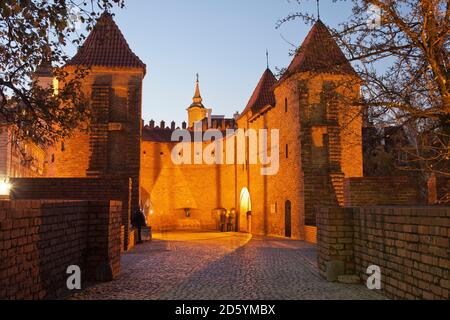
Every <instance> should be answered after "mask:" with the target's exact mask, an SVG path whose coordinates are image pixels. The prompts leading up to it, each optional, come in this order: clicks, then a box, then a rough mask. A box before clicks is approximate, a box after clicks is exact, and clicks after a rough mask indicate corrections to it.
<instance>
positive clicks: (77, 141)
mask: <svg viewBox="0 0 450 320" xmlns="http://www.w3.org/2000/svg"><path fill="white" fill-rule="evenodd" d="M77 67H87V68H89V74H88V76H87V77H86V78H85V79H84V80H83V91H84V92H85V94H86V96H88V97H90V103H91V107H92V113H93V118H92V120H91V121H90V123H89V124H86V125H87V126H89V128H90V130H89V133H88V134H86V133H84V132H83V131H82V130H80V131H78V132H75V133H74V135H73V136H72V137H70V138H68V139H66V140H65V141H63V142H62V143H61V146H58V147H57V148H56V150H54V153H53V155H52V160H51V163H50V168H51V169H50V170H49V172H50V174H51V175H53V176H55V177H100V178H109V177H113V178H124V179H128V178H130V180H131V182H132V195H131V198H132V199H131V212H132V211H133V210H135V209H136V208H138V206H139V171H140V141H141V114H142V81H143V78H144V76H145V74H146V65H145V64H144V63H143V62H142V61H141V60H140V59H139V58H138V57H137V56H136V55H135V54H134V53H133V52H132V51H131V49H130V47H129V46H128V44H127V42H126V40H125V38H124V36H123V35H122V33H121V31H120V30H119V28H118V26H117V25H116V23H115V22H114V20H113V18H112V16H111V15H110V14H109V13H106V12H105V13H104V14H103V15H102V16H101V17H100V18H99V20H98V21H97V24H96V25H95V27H94V29H93V30H92V32H91V33H90V34H89V36H88V37H87V39H86V41H85V42H84V44H83V46H82V47H81V48H80V49H79V51H78V53H77V54H76V55H75V56H74V57H73V58H72V59H71V60H70V61H69V62H68V64H67V67H66V68H67V70H68V71H69V72H74V70H75V69H76V68H77ZM126 205H128V204H126ZM129 213H130V211H129V212H128V215H129ZM123 224H124V226H125V239H127V237H128V231H129V217H128V216H124V217H123Z"/></svg>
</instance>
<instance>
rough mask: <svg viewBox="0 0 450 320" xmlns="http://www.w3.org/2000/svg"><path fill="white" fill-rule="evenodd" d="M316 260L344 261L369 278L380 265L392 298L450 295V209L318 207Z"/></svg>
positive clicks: (323, 270) (321, 263)
mask: <svg viewBox="0 0 450 320" xmlns="http://www.w3.org/2000/svg"><path fill="white" fill-rule="evenodd" d="M317 223H318V241H319V244H318V262H319V268H320V271H321V273H322V275H325V274H326V273H327V262H330V261H343V262H344V265H345V273H346V274H357V275H358V276H360V277H361V279H362V280H363V281H366V279H367V275H366V270H367V268H368V267H369V266H371V265H377V266H379V267H380V268H381V273H382V290H383V292H384V293H385V294H386V295H387V296H388V297H391V298H399V299H447V300H448V299H449V298H450V240H449V238H450V208H449V207H369V208H353V209H350V208H322V209H319V210H318V214H317Z"/></svg>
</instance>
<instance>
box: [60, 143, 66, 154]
mask: <svg viewBox="0 0 450 320" xmlns="http://www.w3.org/2000/svg"><path fill="white" fill-rule="evenodd" d="M65 150H66V146H65V144H64V142H61V151H62V152H64V151H65Z"/></svg>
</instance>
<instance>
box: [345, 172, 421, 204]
mask: <svg viewBox="0 0 450 320" xmlns="http://www.w3.org/2000/svg"><path fill="white" fill-rule="evenodd" d="M416 204H425V201H424V200H423V199H421V194H420V188H419V178H418V177H416V176H399V177H364V178H348V179H345V180H344V206H345V207H360V206H385V205H416Z"/></svg>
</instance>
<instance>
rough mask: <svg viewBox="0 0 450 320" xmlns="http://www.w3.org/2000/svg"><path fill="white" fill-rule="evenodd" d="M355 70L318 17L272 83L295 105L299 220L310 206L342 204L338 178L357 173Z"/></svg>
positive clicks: (309, 216)
mask: <svg viewBox="0 0 450 320" xmlns="http://www.w3.org/2000/svg"><path fill="white" fill-rule="evenodd" d="M359 84H360V82H359V79H358V77H357V74H356V72H355V71H354V69H353V68H352V66H351V65H350V63H349V62H348V60H347V59H346V58H345V56H344V54H343V53H342V51H341V50H340V48H339V46H338V45H337V44H336V42H335V41H334V39H333V37H332V36H331V34H330V32H329V30H328V29H327V27H326V26H325V25H324V24H323V23H322V22H321V21H320V20H318V21H317V22H316V23H315V24H314V26H313V28H312V29H311V31H310V32H309V34H308V36H307V37H306V39H305V41H304V42H303V44H302V45H301V47H300V49H299V50H298V52H297V54H296V55H295V57H294V59H293V61H292V62H291V64H290V66H289V67H288V69H287V71H286V73H285V74H284V75H283V77H282V78H281V79H280V81H279V82H278V84H277V88H276V89H275V92H276V93H277V92H278V93H277V96H279V95H280V92H283V93H284V95H285V96H286V97H287V98H286V99H287V100H286V101H288V100H289V101H296V102H297V103H298V107H299V110H300V111H299V112H300V113H299V119H300V141H301V169H302V171H303V173H304V203H305V224H306V225H309V226H314V225H315V224H316V221H315V212H314V210H315V209H314V208H315V207H316V206H328V205H343V180H344V178H345V177H360V176H362V174H363V165H362V119H361V115H360V110H359V108H358V107H356V103H355V101H356V100H357V98H358V97H359V94H360V86H359Z"/></svg>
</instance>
